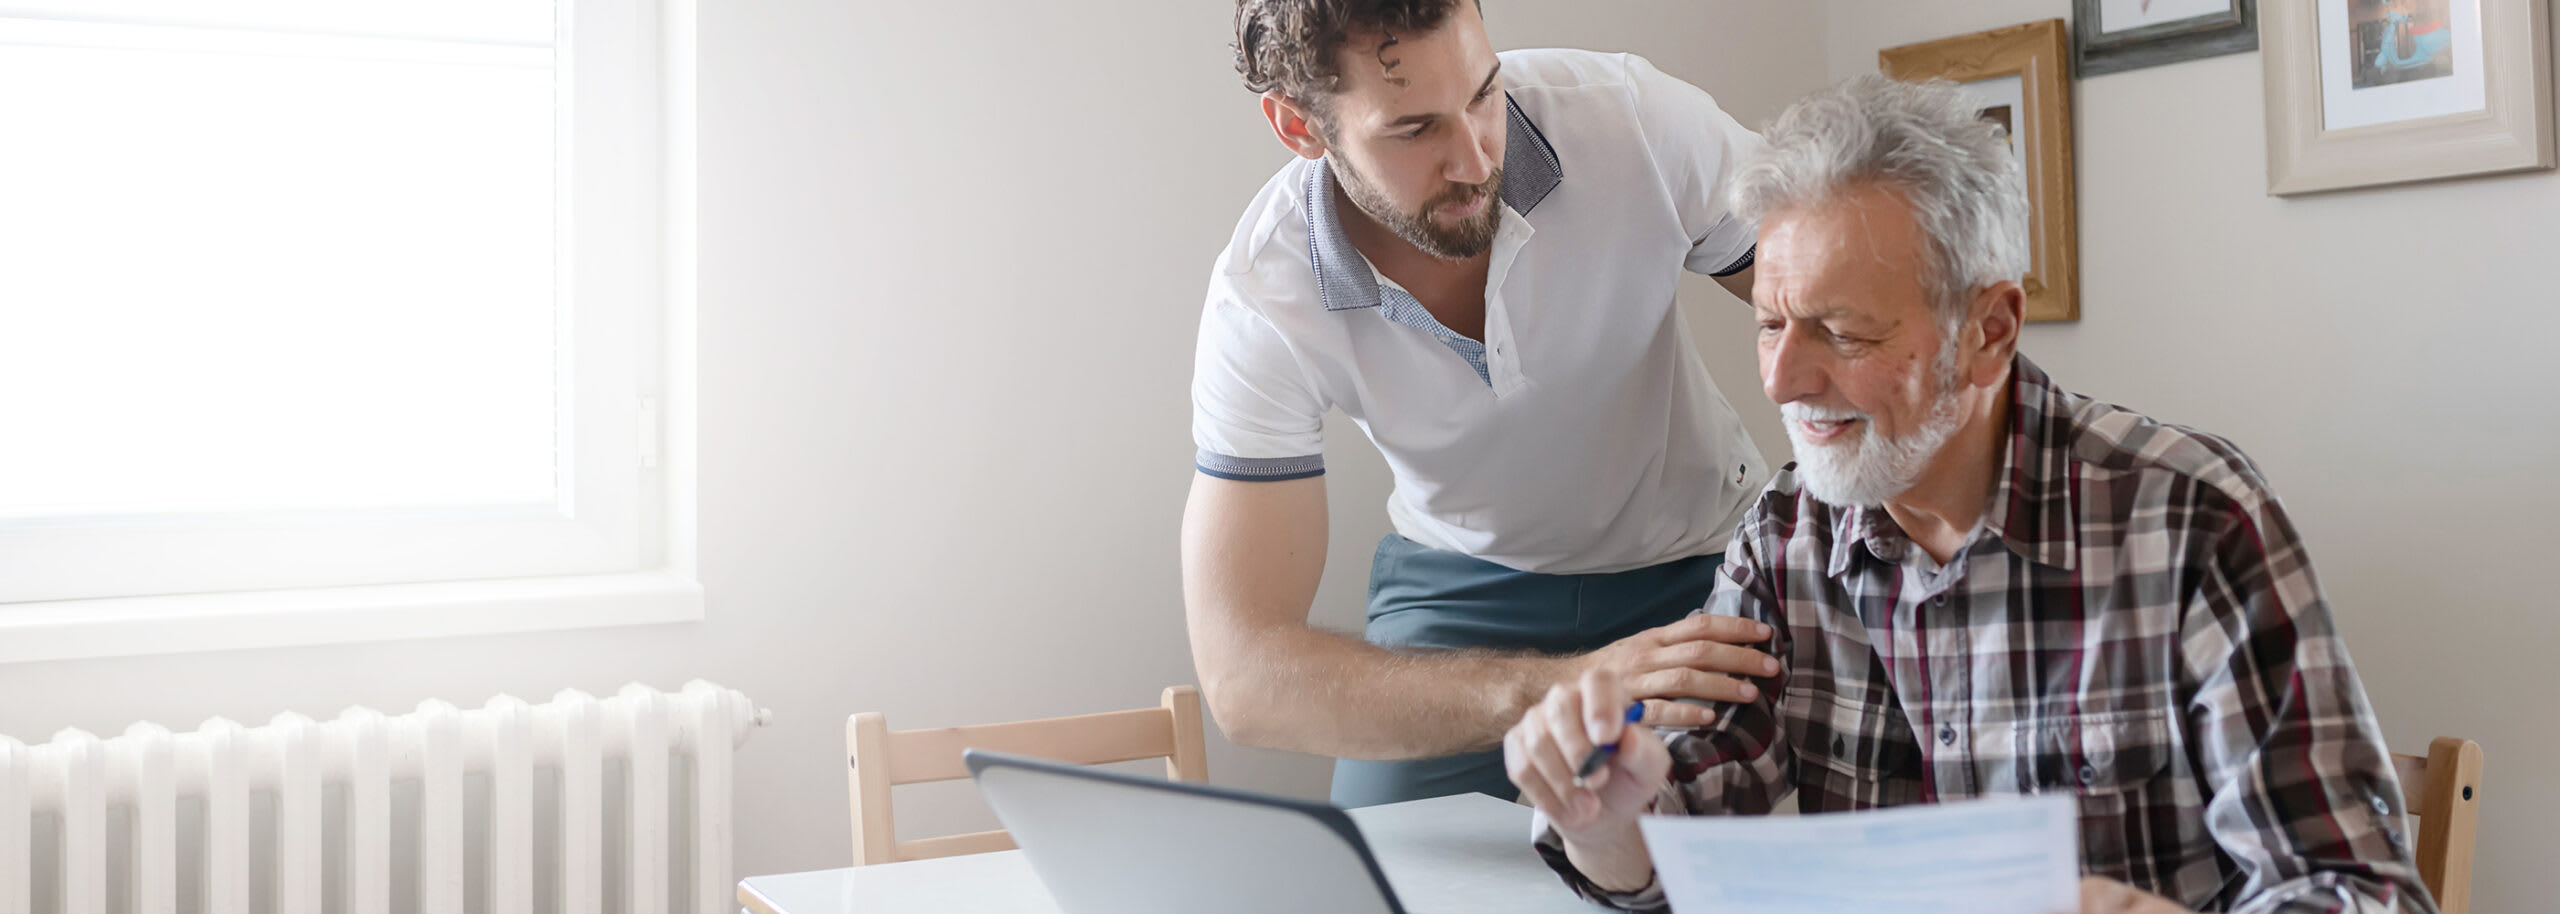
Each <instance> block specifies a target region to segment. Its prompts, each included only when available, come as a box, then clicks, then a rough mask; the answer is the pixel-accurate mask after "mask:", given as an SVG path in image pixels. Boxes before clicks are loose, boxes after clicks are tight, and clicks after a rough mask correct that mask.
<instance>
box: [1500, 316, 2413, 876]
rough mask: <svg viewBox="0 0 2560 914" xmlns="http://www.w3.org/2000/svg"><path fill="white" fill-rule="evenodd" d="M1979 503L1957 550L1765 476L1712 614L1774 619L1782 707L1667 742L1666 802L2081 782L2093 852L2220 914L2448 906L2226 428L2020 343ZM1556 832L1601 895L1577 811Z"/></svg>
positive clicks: (1889, 797) (1775, 686) (2285, 537)
mask: <svg viewBox="0 0 2560 914" xmlns="http://www.w3.org/2000/svg"><path fill="white" fill-rule="evenodd" d="M2011 390H2012V400H2011V413H2010V419H2009V443H2008V446H2007V447H2006V448H2005V449H2004V454H2005V456H2004V458H2003V465H2002V467H2001V469H2000V473H1999V476H1998V477H1997V483H1996V488H1995V490H1994V492H1993V494H1992V501H1991V503H1990V505H1991V506H1990V509H1989V510H1988V511H1987V512H1986V513H1985V517H1984V520H1983V523H1982V524H1981V525H1980V526H1979V527H1977V528H1976V529H1975V530H1974V532H1973V535H1972V536H1971V537H1970V538H1969V539H1968V540H1967V541H1966V542H1965V544H1964V546H1963V547H1962V549H1961V550H1960V551H1959V552H1958V553H1957V554H1956V555H1954V556H1952V557H1951V558H1950V561H1949V562H1947V564H1945V565H1944V566H1941V565H1939V564H1938V563H1937V562H1935V561H1933V560H1931V559H1930V557H1929V555H1928V554H1927V552H1925V551H1924V550H1921V549H1919V548H1918V547H1917V546H1915V545H1914V544H1912V542H1911V541H1910V540H1909V539H1908V538H1907V537H1906V536H1905V535H1904V534H1903V532H1902V530H1901V528H1900V527H1899V526H1898V525H1896V524H1895V522H1894V520H1893V518H1892V517H1891V516H1890V515H1889V514H1887V513H1885V512H1884V511H1883V510H1880V509H1878V510H1868V509H1855V508H1853V509H1848V510H1842V509H1840V508H1837V507H1834V506H1832V505H1828V504H1824V503H1822V502H1818V501H1815V500H1814V499H1813V498H1812V497H1811V496H1810V495H1805V494H1801V493H1800V492H1799V491H1798V487H1797V484H1796V482H1795V475H1794V468H1793V467H1792V466H1790V467H1789V468H1788V470H1787V472H1785V473H1781V474H1780V475H1779V476H1778V477H1777V479H1776V480H1775V481H1774V482H1773V483H1772V484H1771V485H1770V488H1769V490H1768V491H1767V492H1765V493H1763V494H1762V495H1761V497H1760V500H1759V502H1758V503H1757V504H1756V505H1755V506H1754V507H1753V508H1752V510H1751V511H1750V513H1749V516H1748V517H1746V518H1745V519H1744V521H1743V524H1742V526H1741V527H1740V528H1739V529H1737V530H1736V531H1735V533H1734V538H1733V543H1732V545H1731V547H1730V548H1729V551H1728V552H1726V554H1725V556H1726V558H1725V565H1724V568H1723V570H1722V572H1721V579H1720V580H1719V581H1718V582H1717V587H1716V590H1715V593H1714V595H1713V596H1712V597H1711V598H1710V599H1709V601H1708V604H1707V605H1706V606H1705V607H1704V608H1703V609H1701V610H1700V611H1701V612H1715V613H1722V614H1726V615H1738V616H1746V617H1750V618H1754V619H1758V620H1761V621H1763V622H1766V623H1768V624H1769V625H1770V627H1771V628H1772V629H1774V630H1775V632H1776V635H1775V636H1774V637H1773V638H1772V639H1771V640H1772V643H1771V644H1770V645H1769V646H1768V647H1769V651H1770V653H1771V654H1773V655H1774V656H1776V657H1778V658H1779V660H1780V662H1781V663H1782V665H1783V670H1782V671H1781V672H1780V673H1779V674H1778V676H1777V677H1776V678H1775V680H1774V681H1770V682H1765V683H1763V688H1762V689H1761V692H1760V698H1759V699H1758V700H1757V701H1754V702H1750V703H1746V704H1739V705H1729V706H1723V707H1721V708H1720V709H1719V710H1720V711H1721V712H1722V713H1721V714H1720V715H1719V718H1718V720H1717V722H1716V723H1715V724H1714V725H1711V726H1709V727H1706V728H1703V729H1699V730H1694V731H1689V732H1685V733H1680V734H1675V735H1673V736H1672V737H1671V739H1670V747H1671V756H1672V773H1671V777H1670V780H1669V783H1668V784H1666V785H1665V786H1664V789H1663V792H1662V795H1661V796H1660V797H1658V798H1657V799H1656V800H1655V805H1654V808H1655V810H1656V811H1659V812H1665V813H1687V814H1692V815H1717V814H1759V813H1767V812H1769V811H1770V809H1771V808H1772V807H1773V806H1775V805H1776V804H1777V803H1778V802H1779V801H1780V800H1781V799H1782V798H1784V797H1785V796H1786V795H1787V794H1788V793H1789V792H1791V791H1792V792H1794V793H1795V794H1796V795H1797V798H1798V806H1799V808H1800V809H1801V810H1802V811H1804V812H1807V813H1820V812H1833V811H1840V810H1853V809H1871V808H1876V807H1885V806H1898V805H1902V804H1907V803H1927V802H1934V801H1939V800H1954V799H1961V798H1967V797H1976V796H1983V795H1987V794H2033V793H2048V792H2068V793H2071V794H2074V795H2076V796H2077V797H2078V801H2079V804H2080V854H2081V865H2082V869H2083V870H2084V871H2085V872H2087V873H2089V874H2093V875H2099V876H2106V877H2111V878H2114V879H2117V880H2121V881H2123V882H2126V883H2129V884H2131V885H2133V886H2134V887H2136V888H2140V889H2142V890H2144V891H2148V892H2152V893H2155V894H2158V895H2161V896H2164V897H2166V898H2168V899H2170V900H2172V901H2176V902H2180V903H2182V904H2184V905H2185V906H2186V907H2188V908H2190V909H2193V910H2197V911H2221V910H2230V911H2244V912H2252V914H2265V912H2284V914H2299V912H2313V911H2320V912H2333V911H2347V912H2377V911H2395V910H2396V911H2406V912H2432V911H2433V910H2434V909H2435V904H2434V902H2433V900H2432V899H2430V898H2429V897H2428V895H2427V892H2426V889H2425V888H2424V887H2423V885H2422V884H2421V883H2420V882H2419V881H2418V875H2417V867H2416V865H2415V863H2414V862H2412V860H2411V857H2410V847H2411V844H2410V839H2411V835H2410V833H2409V832H2408V830H2407V823H2406V822H2405V820H2404V819H2403V818H2402V811H2403V809H2404V807H2403V805H2402V802H2401V791H2400V784H2399V780H2398V777H2397V776H2396V775H2395V774H2394V773H2393V770H2392V767H2391V762H2390V755H2389V753H2388V752H2387V751H2386V750H2385V749H2384V748H2383V742H2382V736H2381V730H2380V728H2379V726H2377V725H2376V724H2375V722H2374V718H2373V714H2372V712H2371V710H2370V709H2369V708H2368V706H2367V704H2366V701H2365V694H2364V688H2363V685H2362V684H2361V683H2360V682H2359V681H2358V680H2357V678H2356V673H2355V668H2354V666H2353V664H2352V663H2350V661H2349V660H2348V657H2347V651H2346V646H2345V645H2344V644H2342V643H2341V642H2340V641H2339V638H2338V635H2337V632H2336V631H2335V629H2334V628H2333V627H2332V625H2331V621H2330V617H2329V608H2328V605H2327V603H2326V602H2325V601H2323V600H2322V598H2321V596H2320V587H2319V585H2318V584H2317V583H2316V582H2315V581H2314V580H2313V579H2312V574H2311V564H2310V560H2309V557H2308V556H2307V555H2306V554H2305V553H2304V550H2303V547H2302V543H2301V541H2300V540H2299V539H2298V538H2296V536H2295V535H2294V531H2293V527H2292V524H2291V522H2290V521H2288V520H2287V519H2286V517H2285V513H2284V510H2283V508H2282V506H2281V505H2279V504H2278V503H2277V501H2276V499H2275V496H2274V495H2273V494H2272V493H2271V492H2269V491H2268V488H2267V484H2266V481H2265V480H2264V479H2262V478H2261V477H2260V476H2259V473H2258V469H2257V467H2256V466H2255V465H2253V464H2251V463H2250V462H2249V459H2248V458H2247V457H2246V456H2244V455H2242V454H2241V453H2240V451H2239V449H2238V448H2235V447H2233V446H2232V445H2231V444H2230V443H2229V442H2227V441H2224V440H2222V439H2220V438H2216V437H2213V436H2210V435H2205V434H2201V433H2198V432H2194V431H2189V430H2186V429H2182V428H2178V427H2175V426H2169V425H2163V424H2160V423H2157V422H2154V421H2152V420H2150V419H2148V418H2145V417H2143V416H2141V415H2138V414H2136V413H2133V412H2131V411H2128V410H2125V409H2121V408H2118V407H2115V406H2111V405H2108V404H2105V403H2099V402H2096V401H2092V400H2090V399H2088V398H2085V397H2080V396H2077V395H2074V394H2071V393H2068V392H2065V391H2063V390H2061V389H2059V388H2057V387H2055V386H2053V383H2052V381H2051V380H2049V379H2048V378H2047V377H2046V376H2045V374H2044V373H2043V372H2042V371H2040V370H2038V369H2037V368H2036V366H2035V364H2034V363H2032V362H2030V361H2028V360H2027V358H2026V357H2025V356H2024V355H2020V356H2018V357H2017V360H2016V362H2015V370H2014V372H2013V381H2012V388H2011ZM1540 823H1541V828H1540V833H1539V835H1538V837H1537V839H1536V840H1537V844H1538V850H1539V852H1540V854H1541V855H1542V856H1543V857H1545V859H1546V860H1547V862H1548V864H1549V865H1551V866H1553V867H1554V868H1555V869H1556V870H1557V871H1558V872H1559V873H1560V874H1562V875H1563V876H1564V877H1565V880H1566V882H1567V883H1569V884H1570V885H1572V886H1573V888H1574V889H1575V890H1576V891H1577V892H1579V893H1581V894H1582V895H1583V896H1584V897H1585V898H1588V899H1591V900H1593V901H1597V902H1601V903H1604V904H1608V905H1611V906H1613V907H1619V908H1625V909H1629V910H1659V909H1662V908H1663V907H1664V902H1663V897H1662V892H1661V888H1660V885H1659V883H1656V884H1655V885H1653V886H1649V887H1647V888H1646V889H1644V890H1642V891H1640V892H1634V893H1611V892H1604V891H1600V890H1599V889H1598V888H1597V887H1595V886H1593V885H1591V884H1590V882H1589V881H1588V880H1586V879H1584V878H1583V877H1582V875H1581V874H1580V873H1579V872H1577V871H1576V870H1575V869H1574V868H1573V866H1572V864H1571V863H1570V862H1568V861H1567V859H1566V857H1565V854H1564V850H1563V845H1562V843H1561V841H1560V839H1559V838H1558V837H1557V835H1556V834H1555V832H1554V830H1553V829H1552V828H1546V827H1544V819H1543V817H1541V818H1540Z"/></svg>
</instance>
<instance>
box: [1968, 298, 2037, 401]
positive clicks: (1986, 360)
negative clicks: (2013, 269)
mask: <svg viewBox="0 0 2560 914" xmlns="http://www.w3.org/2000/svg"><path fill="white" fill-rule="evenodd" d="M2026 314H2027V291H2026V290H2025V289H2022V288H2019V287H2018V284H2017V283H2014V282H2006V281H2003V282H1996V283H1992V284H1991V285H1990V286H1989V287H1987V288H1984V289H1983V290H1982V291H1981V292H1980V293H1979V294H1976V295H1975V296H1974V299H1973V320H1972V324H1973V326H1972V328H1970V330H1969V333H1968V335H1974V334H1978V335H1979V339H1980V342H1979V344H1978V345H1976V346H1974V347H1973V352H1972V358H1971V359H1970V362H1971V364H1970V365H1967V366H1966V368H1967V371H1966V372H1965V373H1966V375H1967V376H1968V377H1967V380H1969V381H1971V382H1972V383H1973V385H1974V386H1976V387H1989V386H1991V385H1994V384H1998V383H2000V381H2001V379H2002V378H2004V377H2006V376H2007V372H2008V371H2009V362H2010V359H2011V357H2013V356H2016V355H2017V354H2018V329H2019V328H2020V327H2022V326H2024V325H2025V321H2026Z"/></svg>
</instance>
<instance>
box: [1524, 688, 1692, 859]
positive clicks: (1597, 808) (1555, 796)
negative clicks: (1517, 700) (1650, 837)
mask: <svg viewBox="0 0 2560 914" xmlns="http://www.w3.org/2000/svg"><path fill="white" fill-rule="evenodd" d="M1643 714H1644V706H1643V705H1642V704H1641V703H1638V702H1635V701H1633V700H1632V699H1631V698H1630V697H1629V696H1628V694H1627V691H1626V687H1625V686H1624V685H1623V684H1621V683H1620V681H1619V679H1618V677H1616V676H1612V675H1608V674H1606V673H1603V672H1599V671H1592V672H1589V673H1586V674H1584V675H1583V676H1582V677H1581V679H1580V680H1578V681H1576V682H1572V683H1568V684H1563V685H1558V686H1556V687H1555V688H1553V689H1550V690H1548V692H1547V695H1546V697H1545V698H1544V699H1543V700H1541V701H1539V702H1538V704H1537V706H1535V707H1533V708H1531V709H1529V712H1528V713H1527V714H1524V715H1522V716H1521V718H1520V723H1519V724H1518V725H1517V726H1514V727H1512V728H1511V731H1510V732H1509V733H1506V734H1504V735H1503V740H1502V750H1503V751H1502V760H1503V766H1504V769H1505V770H1506V771H1508V772H1509V774H1510V775H1511V781H1512V783H1514V784H1517V785H1519V786H1520V794H1521V797H1522V798H1524V799H1526V800H1528V801H1529V803H1530V805H1532V806H1535V807H1537V808H1538V809H1539V810H1540V811H1542V812H1544V813H1546V814H1547V819H1548V821H1550V822H1552V823H1554V824H1555V827H1556V830H1557V831H1558V832H1560V833H1562V834H1563V835H1564V837H1565V839H1566V840H1567V841H1568V842H1573V841H1577V840H1582V839H1594V840H1600V839H1605V840H1613V841H1614V840H1624V839H1627V838H1630V837H1632V836H1633V834H1634V831H1635V821H1636V817H1637V816H1638V815H1640V814H1642V813H1643V812H1644V811H1645V809H1646V807H1648V806H1650V805H1651V804H1652V802H1653V798H1654V795H1655V794H1656V793H1657V792H1658V791H1659V790H1660V789H1661V787H1662V784H1663V782H1664V780H1665V779H1666V778H1667V777H1668V776H1669V775H1670V773H1671V753H1670V750H1668V749H1666V748H1664V746H1663V743H1662V738H1661V737H1660V736H1657V735H1655V733H1654V731H1653V728H1652V727H1645V726H1637V725H1636V724H1637V722H1639V721H1641V720H1642V719H1643Z"/></svg>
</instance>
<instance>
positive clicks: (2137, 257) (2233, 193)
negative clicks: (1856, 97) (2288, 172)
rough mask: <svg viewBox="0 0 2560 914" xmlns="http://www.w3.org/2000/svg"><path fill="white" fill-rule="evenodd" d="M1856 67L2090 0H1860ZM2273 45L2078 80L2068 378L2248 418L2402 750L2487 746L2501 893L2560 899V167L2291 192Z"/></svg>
mask: <svg viewBox="0 0 2560 914" xmlns="http://www.w3.org/2000/svg"><path fill="white" fill-rule="evenodd" d="M1829 7H1830V8H1829V24H1828V34H1829V65H1830V70H1831V75H1832V76H1834V77H1846V76H1849V75H1851V74H1855V73H1860V72H1867V71H1870V70H1872V69H1873V68H1874V66H1875V52H1876V50H1877V49H1878V48H1883V47H1890V46H1893V45H1897V44H1903V43H1907V42H1912V41H1923V40H1927V39H1931V38H1938V37H1943V36H1946V35H1954V34H1961V33H1964V32H1970V31H1975V30H1979V29H1985V28H1991V27H1995V26H2001V25H2008V24H2012V23H2017V22H2024V21H2028V20H2032V19H2042V18H2050V17H2056V16H2066V17H2067V16H2068V15H2069V8H2070V4H2069V3H2067V2H2064V0H1964V2H1952V0H1831V2H1830V4H1829ZM2262 86H2263V84H2262V82H2261V80H2260V78H2259V58H2258V55H2256V54H2254V53H2252V54H2241V55H2234V56H2229V57H2219V58H2214V59H2211V60H2201V61H2192V62H2188V63H2180V64H2171V65H2168V66H2163V67H2157V68H2152V69H2145V70H2135V71H2131V72H2126V73H2117V74H2109V75H2105V76H2099V77H2094V78H2091V79H2089V80H2086V81H2083V82H2081V83H2079V84H2078V85H2077V87H2076V92H2077V94H2076V95H2075V97H2074V98H2073V104H2074V105H2075V106H2076V109H2077V111H2078V117H2077V119H2076V120H2077V123H2076V125H2075V130H2076V131H2077V137H2076V139H2077V142H2078V147H2079V195H2080V269H2081V277H2082V278H2081V305H2080V310H2081V314H2082V315H2083V317H2082V319H2081V320H2080V322H2079V323H2076V324H2067V325H2059V326H2039V327H2035V328H2032V329H2029V330H2028V331H2027V333H2026V341H2025V348H2026V351H2027V353H2028V354H2029V355H2030V356H2032V357H2034V358H2035V359H2036V360H2037V361H2038V362H2039V363H2040V364H2042V365H2043V366H2044V367H2045V368H2046V369H2047V370H2049V371H2051V372H2052V373H2053V375H2054V377H2055V378H2056V379H2057V380H2059V381H2060V382H2061V383H2062V384H2064V385H2066V386H2068V387H2071V388H2073V389H2076V390H2079V391H2081V392H2084V393H2087V394H2090V395H2092V396H2096V397H2099V398H2101V399H2106V400H2110V401H2113V402H2117V403H2121V404H2124V405H2126V406H2129V407H2132V408H2134V409H2137V410H2141V411H2143V412H2145V413H2149V414H2150V415H2153V416H2156V417H2158V418H2161V419H2163V420H2166V421H2170V422H2176V423H2179V424H2183V425H2190V426H2194V427H2197V428H2201V429H2205V430H2207V431H2212V432H2217V433H2220V434H2223V435H2225V436H2228V437H2229V438H2231V439H2232V440H2233V441H2235V442H2238V443H2239V445H2240V446H2241V447H2242V448H2243V449H2245V450H2247V451H2248V452H2249V455H2250V456H2251V457H2254V458H2256V459H2257V461H2258V463H2259V464H2260V466H2261V467H2262V468H2263V469H2264V470H2265V471H2266V473H2267V476H2268V478H2269V479H2270V480H2272V481H2273V483H2274V485H2275V488H2276V492H2277V493H2278V495H2279V496H2281V497H2282V498H2283V500H2284V504H2285V507H2286V508H2287V509H2288V510H2290V511H2291V512H2292V514H2293V517H2294V521H2295V523H2296V525H2297V526H2299V527H2300V528H2301V531H2302V534H2303V536H2304V538H2305V540H2306V541H2307V542H2308V543H2309V545H2310V549H2311V555H2312V561H2313V564H2314V566H2315V567H2316V568H2317V569H2318V570H2319V573H2320V578H2321V583H2322V585H2323V587H2324V589H2326V590H2327V592H2328V594H2329V599H2330V603H2331V606H2332V608H2333V610H2334V612H2335V614H2336V616H2337V618H2338V621H2339V626H2340V627H2341V628H2342V629H2343V630H2344V631H2345V633H2346V637H2347V641H2348V645H2349V647H2350V648H2351V649H2352V650H2353V651H2354V652H2355V657H2356V664H2357V667H2358V669H2359V670H2361V671H2362V673H2363V674H2364V681H2365V687H2366V689H2367V690H2368V691H2369V692H2371V693H2372V696H2373V703H2374V706H2375V709H2376V710H2377V712H2378V713H2379V714H2380V716H2381V719H2382V724H2383V730H2384V732H2385V734H2386V735H2387V736H2388V738H2389V739H2390V741H2391V743H2392V746H2393V748H2395V749H2399V750H2401V751H2404V752H2423V751H2425V746H2426V744H2427V741H2428V740H2429V739H2431V738H2433V737H2436V736H2439V735H2460V736H2467V737H2470V738H2473V739H2476V740H2479V741H2480V743H2481V745H2482V746H2483V747H2485V748H2486V750H2487V766H2486V771H2485V773H2484V779H2485V784H2484V788H2485V794H2484V799H2485V800H2486V801H2487V805H2486V806H2485V809H2486V813H2485V814H2484V815H2483V816H2482V817H2481V834H2480V837H2481V842H2482V850H2481V856H2480V860H2479V867H2480V869H2479V876H2478V879H2477V881H2476V882H2475V886H2476V888H2477V890H2478V892H2479V895H2478V897H2477V903H2476V904H2475V905H2474V906H2473V908H2474V910H2479V911H2517V912H2521V911H2545V910H2550V909H2551V905H2552V902H2551V899H2552V898H2553V897H2554V895H2555V894H2560V871H2555V870H2554V869H2552V868H2551V867H2550V866H2549V865H2548V864H2549V861H2550V860H2551V858H2552V855H2553V853H2554V852H2555V851H2560V766H2555V765H2554V764H2553V763H2552V759H2554V758H2555V757H2560V727H2554V726H2553V724H2552V722H2553V720H2554V719H2555V715H2554V713H2553V711H2552V710H2551V707H2550V703H2549V699H2548V696H2549V695H2551V694H2552V691H2553V690H2552V687H2551V680H2550V678H2549V677H2550V675H2551V670H2552V669H2553V668H2554V663H2553V656H2552V651H2553V649H2554V648H2555V647H2560V613H2554V612H2553V605H2552V604H2553V593H2554V591H2553V588H2552V586H2551V584H2550V582H2547V581H2543V580H2541V578H2542V577H2543V576H2544V575H2547V574H2549V571H2548V567H2549V564H2548V563H2550V562H2552V561H2553V558H2552V555H2551V553H2552V551H2553V548H2554V547H2555V546H2560V534H2555V533H2554V532H2553V528H2552V518H2553V517H2554V516H2556V515H2560V485H2556V484H2555V482H2554V480H2553V476H2554V471H2555V470H2560V399H2555V398H2554V397H2553V393H2554V391H2555V389H2560V360H2555V358H2554V357H2553V356H2552V354H2551V352H2550V350H2551V341H2552V340H2553V339H2554V338H2555V337H2560V307H2555V306H2560V292H2555V291H2554V289H2555V284H2554V281H2553V272H2552V267H2553V264H2554V261H2555V254H2560V174H2554V173H2550V172H2538V173H2529V174H2524V175H2518V176H2509V177H2494V178H2484V179H2475V180H2468V181H2455V182H2450V183H2438V184H2425V185H2418V186H2414V187H2400V188H2380V189H2371V190H2359V191H2347V192H2343V193H2337V194H2330V195H2324V196H2318V197H2305V198H2300V199H2277V198H2271V197H2268V196H2266V193H2265V191H2266V147H2265V139H2264V138H2265V135H2266V128H2265V126H2264V114H2265V110H2266V109H2265V101H2264V94H2263V92H2264V90H2263V88H2262Z"/></svg>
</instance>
